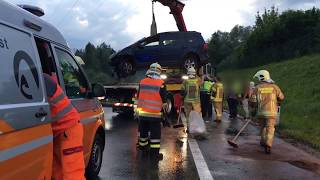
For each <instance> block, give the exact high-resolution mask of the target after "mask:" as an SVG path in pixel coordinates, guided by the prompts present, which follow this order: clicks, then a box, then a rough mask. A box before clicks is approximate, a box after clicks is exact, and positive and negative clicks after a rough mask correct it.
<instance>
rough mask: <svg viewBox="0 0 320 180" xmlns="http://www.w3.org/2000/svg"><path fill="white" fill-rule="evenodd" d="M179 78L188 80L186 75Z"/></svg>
mask: <svg viewBox="0 0 320 180" xmlns="http://www.w3.org/2000/svg"><path fill="white" fill-rule="evenodd" d="M181 78H182V79H183V80H187V79H189V77H188V76H186V75H184V76H182V77H181Z"/></svg>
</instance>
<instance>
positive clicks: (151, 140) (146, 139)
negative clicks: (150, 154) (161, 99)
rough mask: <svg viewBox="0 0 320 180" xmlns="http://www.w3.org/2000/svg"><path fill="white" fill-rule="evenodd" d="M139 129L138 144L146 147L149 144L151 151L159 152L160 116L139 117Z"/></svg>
mask: <svg viewBox="0 0 320 180" xmlns="http://www.w3.org/2000/svg"><path fill="white" fill-rule="evenodd" d="M139 131H140V138H139V146H140V147H147V146H148V145H149V146H150V149H151V151H154V152H155V153H159V150H160V140H161V118H153V117H139ZM149 132H150V136H149Z"/></svg>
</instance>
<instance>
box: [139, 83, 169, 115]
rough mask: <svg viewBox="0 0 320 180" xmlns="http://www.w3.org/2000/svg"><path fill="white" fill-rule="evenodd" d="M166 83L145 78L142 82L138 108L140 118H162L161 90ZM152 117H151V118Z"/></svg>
mask: <svg viewBox="0 0 320 180" xmlns="http://www.w3.org/2000/svg"><path fill="white" fill-rule="evenodd" d="M163 83H164V81H163V80H161V79H152V78H145V79H143V80H141V81H140V89H139V97H138V108H139V109H140V111H139V116H148V117H150V116H152V117H155V116H159V117H161V110H162V104H163V102H162V99H161V95H160V89H161V87H162V85H163ZM149 115H150V116H149Z"/></svg>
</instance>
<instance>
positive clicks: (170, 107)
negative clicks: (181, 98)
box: [166, 93, 175, 117]
mask: <svg viewBox="0 0 320 180" xmlns="http://www.w3.org/2000/svg"><path fill="white" fill-rule="evenodd" d="M166 103H167V108H166V112H167V113H168V115H169V116H170V117H174V116H175V109H174V99H173V96H172V94H171V93H169V94H168V95H167V100H166Z"/></svg>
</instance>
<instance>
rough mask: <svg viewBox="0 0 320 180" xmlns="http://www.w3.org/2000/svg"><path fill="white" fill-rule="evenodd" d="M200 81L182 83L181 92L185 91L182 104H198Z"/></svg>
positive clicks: (193, 80) (188, 80)
mask: <svg viewBox="0 0 320 180" xmlns="http://www.w3.org/2000/svg"><path fill="white" fill-rule="evenodd" d="M199 82H200V80H199V79H198V78H196V79H187V80H185V81H184V82H183V86H182V90H184V91H185V97H184V102H191V103H194V102H200V91H199V90H200V83H199Z"/></svg>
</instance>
